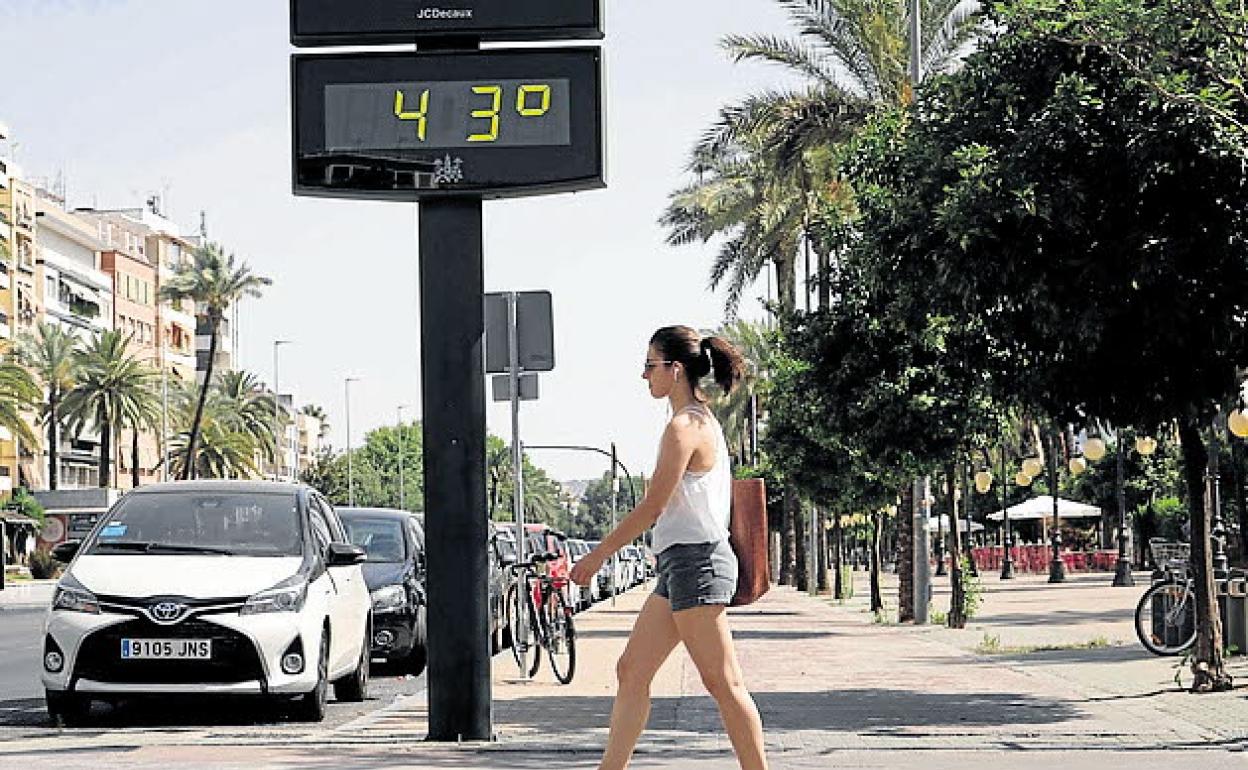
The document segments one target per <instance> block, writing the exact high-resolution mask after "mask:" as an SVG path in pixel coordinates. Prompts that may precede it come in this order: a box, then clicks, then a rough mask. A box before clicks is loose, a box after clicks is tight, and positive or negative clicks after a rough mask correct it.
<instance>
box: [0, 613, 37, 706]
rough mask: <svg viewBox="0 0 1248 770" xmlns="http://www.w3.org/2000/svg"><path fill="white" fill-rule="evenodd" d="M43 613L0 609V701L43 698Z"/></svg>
mask: <svg viewBox="0 0 1248 770" xmlns="http://www.w3.org/2000/svg"><path fill="white" fill-rule="evenodd" d="M43 612H44V610H43V608H42V607H29V608H27V607H20V608H19V607H5V608H0V701H5V700H13V699H19V698H33V697H36V696H41V695H42V694H43V688H42V686H40V684H39V630H40V627H41V626H42V624H43ZM0 708H2V706H0ZM2 719H3V718H2V717H0V720H2Z"/></svg>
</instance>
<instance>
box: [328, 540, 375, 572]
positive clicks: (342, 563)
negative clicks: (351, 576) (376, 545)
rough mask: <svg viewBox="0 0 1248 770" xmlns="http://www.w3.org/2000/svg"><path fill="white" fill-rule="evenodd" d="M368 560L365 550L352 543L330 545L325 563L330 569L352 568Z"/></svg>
mask: <svg viewBox="0 0 1248 770" xmlns="http://www.w3.org/2000/svg"><path fill="white" fill-rule="evenodd" d="M367 559H368V556H367V554H365V553H364V549H363V548H361V547H359V546H358V545H351V544H350V543H330V544H329V547H328V548H326V549H325V563H326V564H327V565H328V566H330V567H350V566H351V565H353V564H362V563H363V562H365V561H366V560H367Z"/></svg>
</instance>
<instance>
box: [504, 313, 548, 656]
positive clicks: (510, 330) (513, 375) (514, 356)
mask: <svg viewBox="0 0 1248 770" xmlns="http://www.w3.org/2000/svg"><path fill="white" fill-rule="evenodd" d="M517 305H518V302H517V297H516V293H515V292H514V291H509V292H507V377H508V387H509V388H510V396H511V476H512V489H511V512H512V516H513V517H514V518H515V520H516V544H517V545H516V547H517V549H518V550H517V554H518V555H519V559H520V561H521V562H523V561H524V559H525V555H524V546H525V544H526V542H527V540H528V538H527V537H526V534H527V530H528V528H527V527H526V526H525V523H526V522H525V520H524V446H523V444H522V443H521V441H520V331H519V328H518V327H517V321H518V319H517ZM516 604H517V605H518V607H517V613H518V614H519V617H518V618H517V619H516V627H517V630H519V632H520V642H519V643H520V649H527V648H528V644H529V623H528V618H526V617H524V613H525V612H526V610H527V608H528V605H527V604H526V603H525V602H524V601H518V602H516ZM513 643H514V642H513ZM541 652H542V651H541V649H540V648H539V649H537V650H534V654H535V655H540V654H541ZM520 676H521V678H522V679H528V678H529V672H528V671H527V670H526V671H522V672H520Z"/></svg>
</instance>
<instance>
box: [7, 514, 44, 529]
mask: <svg viewBox="0 0 1248 770" xmlns="http://www.w3.org/2000/svg"><path fill="white" fill-rule="evenodd" d="M0 521H3V522H4V523H5V524H7V525H8V526H10V527H14V526H17V527H28V528H30V529H32V530H38V529H39V527H40V526H42V525H41V524H40V523H39V522H38V521H36V520H35V519H32V518H30V517H29V516H27V515H26V514H24V513H18V512H17V511H6V510H0Z"/></svg>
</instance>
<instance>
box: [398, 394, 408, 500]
mask: <svg viewBox="0 0 1248 770" xmlns="http://www.w3.org/2000/svg"><path fill="white" fill-rule="evenodd" d="M404 406H405V405H404V404H399V406H398V413H399V510H402V511H406V510H407V499H406V497H405V496H404V490H403V460H404V457H403V409H404Z"/></svg>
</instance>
